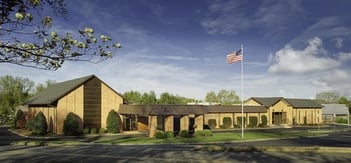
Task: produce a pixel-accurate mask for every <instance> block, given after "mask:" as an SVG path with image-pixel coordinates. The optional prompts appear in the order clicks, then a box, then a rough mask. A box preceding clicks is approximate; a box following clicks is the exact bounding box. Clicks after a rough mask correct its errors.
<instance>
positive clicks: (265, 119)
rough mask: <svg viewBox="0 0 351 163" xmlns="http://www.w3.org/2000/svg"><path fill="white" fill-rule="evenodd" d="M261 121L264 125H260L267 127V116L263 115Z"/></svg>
mask: <svg viewBox="0 0 351 163" xmlns="http://www.w3.org/2000/svg"><path fill="white" fill-rule="evenodd" d="M261 121H262V123H261V124H260V127H267V124H268V120H267V116H266V115H261Z"/></svg>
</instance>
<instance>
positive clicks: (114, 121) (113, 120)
mask: <svg viewBox="0 0 351 163" xmlns="http://www.w3.org/2000/svg"><path fill="white" fill-rule="evenodd" d="M120 126H121V117H120V116H119V114H118V113H117V112H116V111H114V110H111V111H110V112H109V113H108V116H107V119H106V129H107V132H109V133H120V132H121V127H120Z"/></svg>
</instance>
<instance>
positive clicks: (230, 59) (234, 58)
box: [227, 49, 243, 63]
mask: <svg viewBox="0 0 351 163" xmlns="http://www.w3.org/2000/svg"><path fill="white" fill-rule="evenodd" d="M241 60H243V55H242V52H241V49H240V50H238V51H235V52H232V53H230V54H228V55H227V63H235V62H238V61H241Z"/></svg>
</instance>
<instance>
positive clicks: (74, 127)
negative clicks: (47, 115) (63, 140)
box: [63, 112, 83, 136]
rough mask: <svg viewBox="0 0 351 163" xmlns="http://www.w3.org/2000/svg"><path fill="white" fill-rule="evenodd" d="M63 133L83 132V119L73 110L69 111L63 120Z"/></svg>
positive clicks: (67, 134) (75, 133)
mask: <svg viewBox="0 0 351 163" xmlns="http://www.w3.org/2000/svg"><path fill="white" fill-rule="evenodd" d="M63 133H64V135H66V136H76V135H81V134H82V133H83V122H82V119H81V118H80V117H79V116H78V115H76V114H74V113H72V112H70V113H68V114H67V116H66V119H65V120H64V121H63Z"/></svg>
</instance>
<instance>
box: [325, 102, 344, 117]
mask: <svg viewBox="0 0 351 163" xmlns="http://www.w3.org/2000/svg"><path fill="white" fill-rule="evenodd" d="M322 106H323V107H322V114H331V115H332V114H345V115H348V114H349V109H348V108H347V107H346V105H345V104H322Z"/></svg>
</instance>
